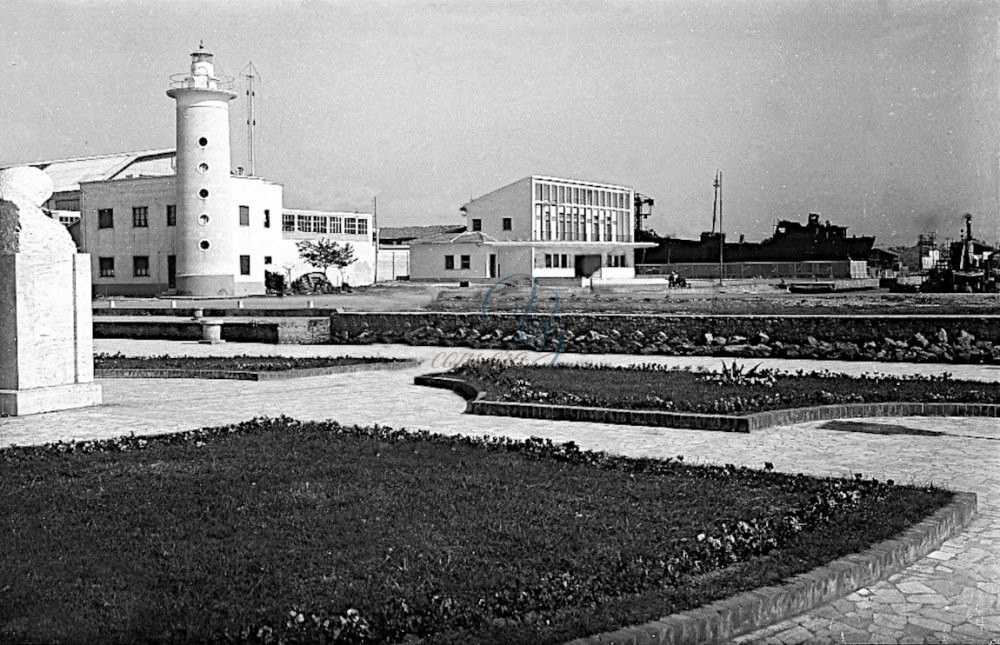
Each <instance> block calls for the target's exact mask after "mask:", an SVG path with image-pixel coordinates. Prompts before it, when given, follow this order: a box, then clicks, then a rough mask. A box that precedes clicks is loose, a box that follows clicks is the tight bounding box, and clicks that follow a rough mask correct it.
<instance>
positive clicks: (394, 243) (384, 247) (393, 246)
mask: <svg viewBox="0 0 1000 645" xmlns="http://www.w3.org/2000/svg"><path fill="white" fill-rule="evenodd" d="M464 231H465V224H438V225H432V226H383V227H381V228H379V230H378V271H377V272H376V276H375V277H376V279H377V280H378V281H379V282H388V281H391V280H409V279H410V246H411V245H412V244H414V243H415V242H417V241H419V240H425V239H429V238H430V239H434V238H436V237H437V236H439V235H440V234H445V233H451V234H452V235H457V234H458V233H462V232H464Z"/></svg>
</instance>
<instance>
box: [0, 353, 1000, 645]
mask: <svg viewBox="0 0 1000 645" xmlns="http://www.w3.org/2000/svg"><path fill="white" fill-rule="evenodd" d="M95 348H96V350H97V351H101V352H112V353H113V352H116V351H118V352H122V353H123V354H127V355H157V354H167V353H169V354H172V355H191V356H198V355H236V354H252V355H265V354H267V355H285V356H320V355H324V356H325V355H329V356H340V355H351V356H393V357H399V358H416V359H420V360H422V361H424V366H423V367H422V368H416V369H408V370H402V371H398V372H370V373H365V372H362V373H357V374H347V375H329V376H320V377H313V378H305V379H299V380H295V381H285V382H245V381H221V380H220V381H204V380H189V379H167V380H163V379H161V380H155V379H136V380H127V379H102V380H101V384H102V385H103V386H104V392H105V403H106V405H104V406H102V407H100V408H92V409H83V410H72V411H64V412H54V413H48V414H41V415H36V416H31V417H23V418H8V419H0V445H3V446H6V445H10V444H22V445H24V444H37V443H44V442H47V441H55V440H58V439H90V438H100V437H111V436H117V435H121V434H128V433H130V432H135V433H136V434H154V433H162V432H171V431H177V430H185V429H191V428H197V427H202V426H206V425H220V424H225V423H230V422H234V421H239V420H243V419H249V418H251V417H253V416H257V415H271V416H276V415H279V414H287V415H289V416H293V417H296V418H300V419H326V418H334V419H337V420H338V421H340V422H342V423H356V424H363V425H370V424H375V423H378V424H382V425H390V426H393V427H408V428H426V429H429V430H433V431H436V432H441V433H463V434H473V435H507V436H511V437H515V438H527V437H530V436H544V437H548V438H550V439H552V440H553V441H557V442H562V441H574V442H576V443H577V444H579V445H580V446H581V447H582V448H586V449H595V450H606V451H609V452H616V453H622V454H627V455H631V456H637V457H670V456H676V455H684V457H685V460H686V461H688V462H694V463H726V462H729V463H736V464H745V465H749V466H753V467H760V466H762V465H763V463H764V462H765V461H769V462H772V463H773V464H774V466H775V468H776V469H778V470H782V471H786V472H805V473H809V474H815V475H848V474H850V473H856V472H860V473H864V474H865V476H875V477H879V478H880V479H886V478H892V479H895V480H896V481H899V482H916V483H927V482H933V483H935V484H939V485H943V486H947V487H949V488H952V489H955V490H962V491H970V492H974V493H976V494H977V495H978V496H979V515H978V517H977V518H976V519H975V520H974V521H973V523H972V525H971V526H970V528H969V529H967V530H966V531H965V532H964V533H962V534H961V535H960V536H958V537H956V538H954V539H951V540H948V541H947V542H945V543H944V544H943V545H942V546H941V548H940V549H939V550H937V551H935V552H933V553H931V554H929V555H928V556H927V557H925V558H923V559H922V560H920V561H919V562H917V563H916V564H914V565H913V566H911V567H909V568H907V569H906V570H904V571H903V572H901V573H899V574H897V575H894V576H892V577H890V578H889V579H887V580H883V581H881V582H879V583H877V584H875V585H873V586H871V587H868V588H865V589H859V590H857V591H855V592H854V593H852V594H850V595H848V596H846V597H844V598H841V599H839V600H836V601H833V602H831V603H827V604H825V605H821V606H820V607H817V608H815V609H813V610H811V611H809V612H807V613H805V614H803V615H801V616H797V617H795V618H793V619H791V620H786V621H783V622H780V623H777V624H775V625H772V626H770V627H767V628H765V629H762V630H759V631H757V632H754V633H751V634H745V635H743V636H740V637H738V638H736V639H735V640H734V642H736V643H774V644H778V643H780V644H789V643H807V642H808V643H813V642H816V643H833V642H837V643H869V642H880V643H921V642H924V643H949V642H955V643H970V642H971V643H989V642H991V641H1000V480H998V478H997V472H998V471H1000V424H998V421H997V420H996V419H986V418H950V417H949V418H926V417H909V418H894V419H870V420H869V421H870V422H872V423H892V424H896V425H903V426H907V427H910V428H914V429H922V430H935V431H938V432H943V433H945V434H944V436H912V435H875V434H860V433H849V432H840V431H834V430H825V429H823V428H822V426H823V424H824V423H825V422H822V421H820V422H807V423H800V424H795V425H791V426H783V427H776V428H772V429H768V430H763V431H757V432H754V433H752V434H738V433H718V432H707V431H698V430H674V429H665V428H649V427H633V426H620V425H610V424H599V423H578V422H567V421H546V420H538V419H517V420H514V419H509V418H503V417H486V416H473V415H465V414H463V410H464V409H465V401H464V400H463V399H462V398H461V397H459V396H458V395H456V394H454V393H452V392H449V391H445V390H437V389H431V388H423V387H419V386H415V385H413V378H414V376H416V375H418V374H421V373H426V372H428V371H431V370H433V368H432V367H431V365H430V363H431V361H433V360H434V359H435V358H436V357H437V358H438V361H439V362H438V366H440V360H441V358H442V357H441V356H440V355H439V353H440V352H445V353H450V352H454V351H458V352H459V353H462V352H465V351H469V350H465V349H462V350H455V349H450V348H434V347H409V346H387V345H382V346H372V345H369V346H280V347H278V346H274V345H249V344H242V343H241V344H225V345H215V346H209V345H199V344H197V343H185V342H170V341H127V340H98V341H96V342H95ZM485 354H486V355H489V354H490V352H485ZM532 356H534V355H532ZM595 358H599V359H600V362H604V363H611V364H626V363H635V362H645V363H648V362H656V363H665V364H671V365H678V366H680V365H691V366H697V365H704V366H707V367H716V368H717V367H718V366H719V365H720V363H719V361H718V360H717V359H704V358H695V357H688V358H678V357H656V358H654V357H648V356H646V357H636V356H610V355H606V356H601V357H595V356H569V355H564V356H560V357H559V361H560V362H572V361H580V362H595ZM756 362H757V361H754V363H756ZM761 362H764V363H765V365H766V366H770V367H779V368H783V369H799V368H803V369H815V368H816V366H817V363H806V364H803V363H802V362H796V361H792V360H770V361H761ZM819 365H821V366H822V368H827V369H830V370H831V371H844V372H848V373H855V374H857V373H861V372H866V371H869V372H870V371H881V372H883V373H889V374H905V373H913V372H921V373H934V374H939V373H942V372H945V371H948V372H952V373H953V374H954V375H955V376H956V377H957V378H967V379H975V380H981V381H997V380H1000V369H998V368H996V367H994V366H979V367H977V366H971V365H962V366H955V365H949V366H941V365H926V364H924V365H905V364H898V363H897V364H877V363H831V362H824V363H821V364H819Z"/></svg>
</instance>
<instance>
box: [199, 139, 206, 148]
mask: <svg viewBox="0 0 1000 645" xmlns="http://www.w3.org/2000/svg"><path fill="white" fill-rule="evenodd" d="M198 145H199V146H201V147H202V148H204V147H205V146H207V145H208V139H206V138H205V137H202V138H200V139H198Z"/></svg>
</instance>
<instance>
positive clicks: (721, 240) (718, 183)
mask: <svg viewBox="0 0 1000 645" xmlns="http://www.w3.org/2000/svg"><path fill="white" fill-rule="evenodd" d="M718 173H719V174H718V176H717V177H716V178H715V188H716V190H717V191H718V192H719V286H720V287H721V286H722V277H723V275H724V273H725V267H724V265H723V260H722V251H723V248H724V247H725V244H726V234H725V233H723V232H722V171H721V170H719V171H718Z"/></svg>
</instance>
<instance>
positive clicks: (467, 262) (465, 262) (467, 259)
mask: <svg viewBox="0 0 1000 645" xmlns="http://www.w3.org/2000/svg"><path fill="white" fill-rule="evenodd" d="M471 266H472V258H471V256H468V255H463V256H462V269H463V270H465V269H468V268H469V267H471Z"/></svg>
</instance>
